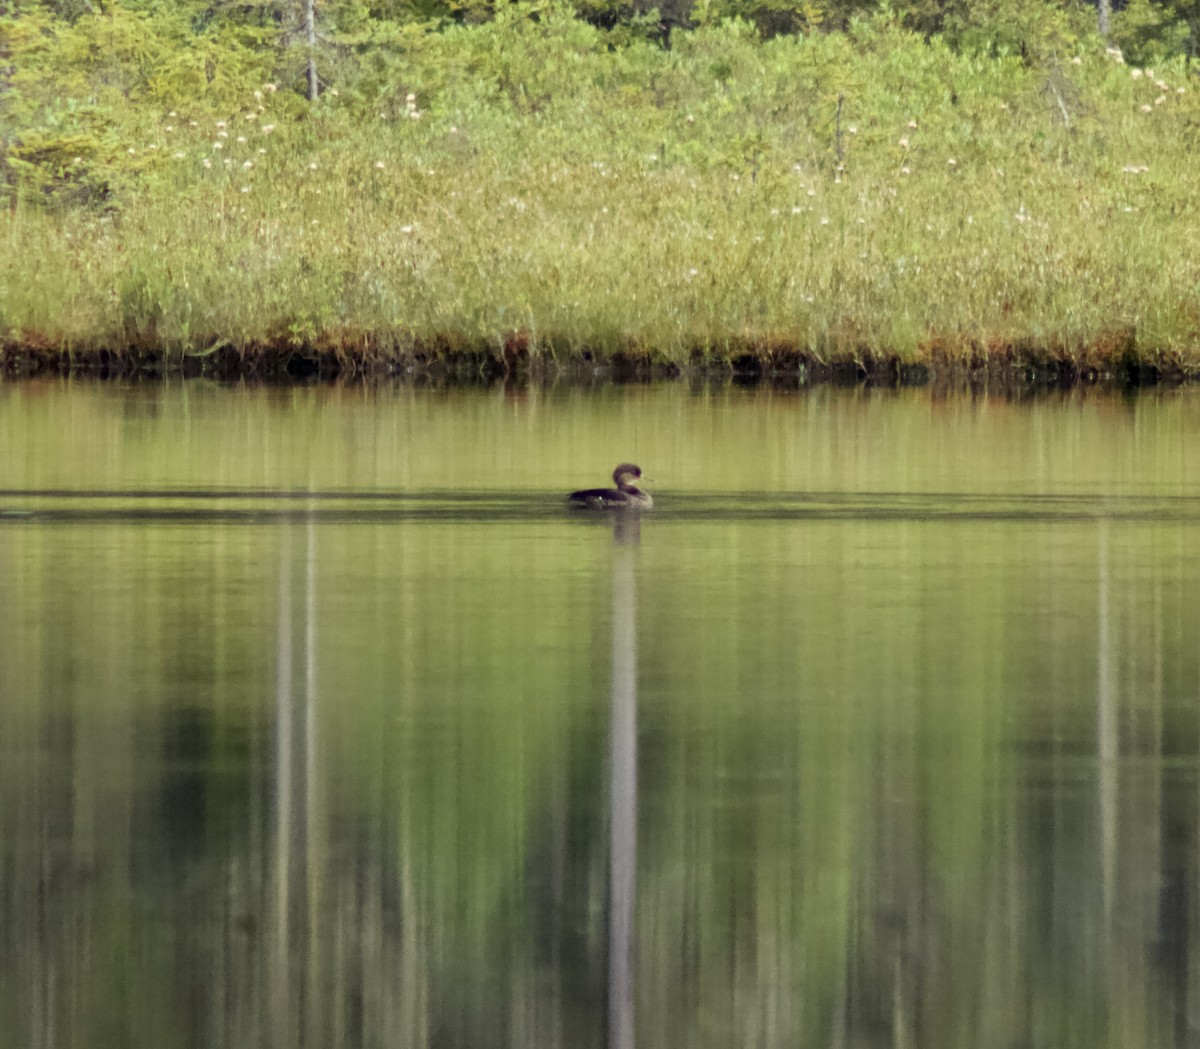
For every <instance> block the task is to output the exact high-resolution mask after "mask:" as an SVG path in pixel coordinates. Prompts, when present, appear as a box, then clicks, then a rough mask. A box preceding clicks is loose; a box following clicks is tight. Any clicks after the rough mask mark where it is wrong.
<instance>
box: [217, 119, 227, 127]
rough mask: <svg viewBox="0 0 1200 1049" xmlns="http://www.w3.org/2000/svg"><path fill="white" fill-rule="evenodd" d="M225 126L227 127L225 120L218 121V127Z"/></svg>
mask: <svg viewBox="0 0 1200 1049" xmlns="http://www.w3.org/2000/svg"><path fill="white" fill-rule="evenodd" d="M224 126H225V121H224V120H218V121H217V127H224Z"/></svg>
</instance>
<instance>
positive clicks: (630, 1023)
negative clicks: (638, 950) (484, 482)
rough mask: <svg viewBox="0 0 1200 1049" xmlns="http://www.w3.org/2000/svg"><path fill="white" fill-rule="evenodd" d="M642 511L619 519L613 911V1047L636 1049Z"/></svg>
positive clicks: (616, 535) (610, 961)
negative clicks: (634, 947)
mask: <svg viewBox="0 0 1200 1049" xmlns="http://www.w3.org/2000/svg"><path fill="white" fill-rule="evenodd" d="M640 538H641V533H640V523H639V515H638V514H618V515H617V516H616V517H615V518H614V520H613V575H612V584H613V590H612V594H613V608H612V678H611V690H612V731H611V737H610V748H611V753H610V765H609V776H610V782H609V804H610V806H611V813H610V816H611V818H610V820H609V827H610V859H609V864H610V866H609V907H608V1045H609V1049H633V1045H634V1001H633V956H632V940H633V917H634V900H635V896H636V877H637V627H636V619H635V606H636V603H637V602H636V597H637V575H636V572H635V555H636V548H637V545H638V543H639V541H640Z"/></svg>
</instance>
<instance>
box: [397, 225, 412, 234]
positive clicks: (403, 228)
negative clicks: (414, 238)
mask: <svg viewBox="0 0 1200 1049" xmlns="http://www.w3.org/2000/svg"><path fill="white" fill-rule="evenodd" d="M412 231H413V228H412V226H401V227H400V232H401V233H411V232H412Z"/></svg>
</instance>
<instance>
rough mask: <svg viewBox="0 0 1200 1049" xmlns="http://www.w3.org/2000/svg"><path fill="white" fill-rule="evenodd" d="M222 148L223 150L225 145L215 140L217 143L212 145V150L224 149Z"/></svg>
mask: <svg viewBox="0 0 1200 1049" xmlns="http://www.w3.org/2000/svg"><path fill="white" fill-rule="evenodd" d="M224 148H225V143H224V142H222V141H221V140H220V139H217V141H216V142H214V143H213V149H224Z"/></svg>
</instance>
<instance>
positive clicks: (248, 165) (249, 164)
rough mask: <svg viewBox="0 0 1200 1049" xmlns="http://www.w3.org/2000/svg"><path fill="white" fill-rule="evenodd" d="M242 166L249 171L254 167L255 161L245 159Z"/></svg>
mask: <svg viewBox="0 0 1200 1049" xmlns="http://www.w3.org/2000/svg"><path fill="white" fill-rule="evenodd" d="M242 167H244V168H245V169H246V170H247V171H249V170H250V169H251V168H252V167H254V161H253V160H243V161H242Z"/></svg>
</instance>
